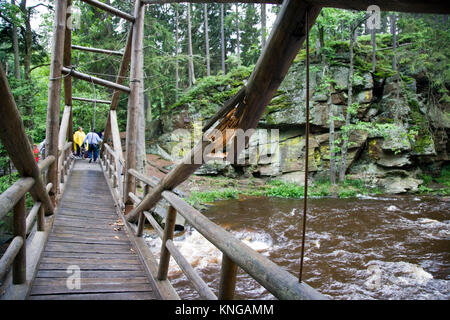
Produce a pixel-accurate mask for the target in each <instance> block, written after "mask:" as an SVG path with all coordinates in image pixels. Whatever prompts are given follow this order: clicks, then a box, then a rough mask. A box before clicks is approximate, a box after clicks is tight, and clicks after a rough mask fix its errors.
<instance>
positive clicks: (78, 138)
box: [73, 127, 86, 157]
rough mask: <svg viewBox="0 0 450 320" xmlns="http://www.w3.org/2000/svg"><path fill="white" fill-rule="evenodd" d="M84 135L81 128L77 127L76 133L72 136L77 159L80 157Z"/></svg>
mask: <svg viewBox="0 0 450 320" xmlns="http://www.w3.org/2000/svg"><path fill="white" fill-rule="evenodd" d="M85 137H86V134H85V133H84V131H83V128H82V127H78V131H76V132H75V133H74V134H73V149H74V151H75V155H76V156H77V157H81V146H82V145H83V140H84V138H85Z"/></svg>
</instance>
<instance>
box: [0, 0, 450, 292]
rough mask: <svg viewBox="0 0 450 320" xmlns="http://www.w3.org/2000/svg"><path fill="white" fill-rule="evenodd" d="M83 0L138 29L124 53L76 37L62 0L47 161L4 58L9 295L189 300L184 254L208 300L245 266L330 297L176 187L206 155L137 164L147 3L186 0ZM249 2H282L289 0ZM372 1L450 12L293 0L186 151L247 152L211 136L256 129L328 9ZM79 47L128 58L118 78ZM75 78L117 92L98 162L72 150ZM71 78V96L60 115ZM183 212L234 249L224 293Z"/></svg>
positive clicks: (440, 6)
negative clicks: (79, 64)
mask: <svg viewBox="0 0 450 320" xmlns="http://www.w3.org/2000/svg"><path fill="white" fill-rule="evenodd" d="M82 1H84V2H86V3H88V4H90V5H92V6H94V7H97V8H99V9H102V10H105V11H107V12H109V13H110V14H112V15H116V16H118V17H120V18H122V19H124V20H126V21H127V22H129V23H131V24H132V27H131V29H130V31H129V34H128V39H127V44H126V47H125V49H124V50H123V51H122V52H118V51H111V50H105V49H98V48H86V47H81V46H75V45H72V43H71V37H72V34H71V32H72V30H71V29H70V27H69V23H70V17H71V12H70V10H68V8H69V7H70V5H71V0H56V1H55V18H54V34H53V45H52V56H51V67H50V82H49V94H48V110H47V131H46V155H45V159H44V160H43V161H40V162H39V163H36V161H35V159H34V156H33V154H32V151H31V148H30V144H29V141H28V139H27V137H26V134H25V129H24V126H23V123H22V119H21V117H20V114H19V111H18V108H17V106H16V103H15V101H14V98H13V96H12V94H11V90H10V88H9V84H8V81H7V79H6V75H5V73H4V71H3V69H2V68H1V65H0V101H1V104H0V112H1V117H0V139H1V141H2V144H3V145H4V147H5V149H6V150H7V152H8V154H9V156H10V159H11V160H12V162H13V163H14V166H15V168H16V169H17V171H18V173H19V174H20V177H21V178H20V179H19V180H18V181H17V182H16V183H14V184H13V185H12V186H11V187H10V188H9V189H7V190H6V191H5V192H3V193H2V194H1V195H0V219H3V218H4V217H5V216H6V214H8V213H9V212H11V211H12V212H13V231H14V238H13V240H12V241H11V242H10V244H9V246H8V248H7V250H6V251H5V253H4V254H3V255H2V257H1V258H0V281H2V284H1V287H0V298H1V299H90V300H92V299H179V296H178V294H177V293H176V291H175V290H174V289H173V287H172V286H171V284H170V282H169V280H168V278H167V274H168V267H169V260H170V257H173V258H174V260H175V261H176V262H177V264H178V265H179V267H180V268H181V270H182V271H183V272H184V274H185V275H186V277H187V278H188V279H189V280H190V281H191V282H192V284H193V286H194V288H195V289H196V290H197V291H198V293H199V295H200V296H201V297H202V298H203V299H211V300H215V299H232V298H233V296H234V291H235V285H236V272H237V269H238V268H241V269H243V270H244V271H245V272H247V273H248V274H249V275H250V276H251V277H252V278H254V279H255V280H256V281H258V282H259V283H260V284H261V285H262V286H264V287H265V288H266V289H267V290H268V291H269V292H271V293H272V294H273V295H274V296H275V297H276V298H278V299H325V298H326V297H324V296H323V295H322V294H320V293H319V292H317V291H316V290H315V289H313V288H311V287H310V286H308V285H307V284H306V283H305V282H302V281H301V282H300V281H298V279H297V278H296V277H295V276H294V275H292V274H290V273H289V272H287V271H286V270H284V269H283V268H281V267H279V266H277V265H276V264H275V263H273V262H272V261H270V260H269V259H267V258H266V257H264V256H262V255H260V254H259V253H257V252H256V251H254V250H252V249H251V248H249V247H248V246H246V245H245V244H243V243H242V242H241V241H240V240H238V239H236V238H235V237H234V236H233V235H232V234H230V233H229V232H227V231H225V230H224V229H223V228H221V227H219V226H218V225H216V224H214V223H213V222H212V221H210V220H209V219H207V218H206V217H205V216H203V215H202V214H201V213H200V212H198V211H197V210H196V209H194V208H193V207H191V206H190V205H189V204H187V203H186V202H185V201H184V200H183V199H182V198H181V197H180V196H179V195H178V194H177V191H176V187H177V186H178V185H179V184H180V183H182V182H183V181H185V180H186V179H187V178H188V177H189V176H190V175H191V174H193V173H194V172H195V171H196V170H197V169H198V168H199V167H200V166H201V165H202V164H195V162H194V161H190V162H189V161H184V162H183V163H182V164H179V165H178V166H176V167H175V168H174V169H173V170H171V171H170V172H169V173H168V174H167V175H166V176H165V177H164V178H163V179H157V178H156V177H146V176H144V175H142V174H140V173H139V172H137V171H136V137H137V130H136V128H137V125H136V123H137V108H138V105H139V82H140V81H141V80H142V79H141V78H140V72H139V70H140V69H141V68H142V66H141V65H140V63H141V62H140V61H141V59H140V58H141V56H142V54H143V53H142V51H143V50H142V43H143V31H144V23H143V22H144V12H145V11H144V9H145V6H146V5H158V4H163V3H171V2H181V1H174V0H135V6H134V12H133V13H132V14H130V13H126V12H122V11H120V10H117V9H115V8H113V7H111V6H110V5H107V4H105V3H103V2H100V1H97V0H82ZM185 2H227V3H231V2H239V1H233V0H216V1H206V0H203V1H202V0H186V1H185ZM241 2H255V3H278V4H281V1H280V0H267V1H266V0H242V1H241ZM370 5H378V6H379V7H380V8H381V10H386V11H403V12H419V13H441V14H448V13H449V12H450V10H449V9H450V7H448V6H447V5H446V3H445V2H444V1H436V0H428V1H418V0H414V1H406V0H396V1H380V0H360V1H357V0H309V1H307V0H305V1H301V0H285V1H284V2H283V4H282V7H281V10H280V13H279V15H278V17H277V20H276V22H275V25H274V28H273V31H272V33H271V35H270V37H269V39H268V42H267V43H266V46H265V47H264V50H263V51H262V54H261V56H260V58H259V60H258V62H257V64H256V66H255V69H254V70H253V73H252V75H251V76H250V78H249V80H248V83H247V85H246V86H245V87H243V88H242V89H241V90H240V91H239V92H238V93H237V94H236V95H235V96H234V97H233V98H232V99H230V100H229V101H227V102H226V103H225V105H224V106H223V107H222V108H221V109H220V110H219V111H218V113H217V114H216V115H215V116H214V117H213V118H212V119H210V120H209V122H208V123H207V124H206V125H205V127H204V128H203V134H204V138H203V139H202V140H201V141H200V142H199V143H198V144H197V145H196V146H195V147H194V148H193V149H192V150H191V152H190V153H189V154H188V155H187V159H188V160H189V159H191V160H193V159H196V158H197V155H198V154H199V153H201V154H203V150H204V149H205V148H206V147H211V145H217V146H226V145H228V144H230V145H231V146H232V147H231V150H235V151H236V152H235V155H238V154H239V153H240V152H241V151H242V147H240V146H239V144H238V143H237V142H236V138H235V136H231V137H230V136H229V135H228V136H227V135H223V136H224V137H225V138H224V140H221V141H214V140H213V139H211V137H210V136H209V132H210V129H213V128H214V129H217V130H220V131H221V132H225V131H226V130H230V129H231V130H234V131H236V130H238V129H243V130H244V131H245V130H247V129H250V128H255V127H256V126H257V124H258V121H259V119H260V117H261V116H262V114H263V112H264V109H265V107H266V106H267V104H268V103H269V102H270V100H271V99H272V97H273V95H274V93H275V92H276V90H277V88H278V87H279V85H280V83H281V82H282V80H283V79H284V77H285V75H286V73H287V71H288V69H289V66H290V65H291V63H292V61H293V60H294V58H295V56H296V54H297V52H298V50H299V49H300V47H301V46H302V44H303V42H304V41H305V38H306V34H307V31H308V30H309V29H310V28H311V27H312V25H313V24H314V21H315V19H316V17H317V16H318V14H319V13H320V10H321V8H322V7H336V8H344V9H354V10H366V9H367V7H368V6H370ZM72 50H84V51H90V52H95V53H98V54H107V55H120V56H122V62H121V65H120V70H119V74H118V76H117V80H116V82H111V81H107V80H103V79H101V78H97V77H93V76H90V75H88V74H84V73H80V72H78V71H76V70H74V69H73V68H72V64H71V51H72ZM128 69H130V81H129V85H128V86H126V85H124V83H123V80H124V78H125V75H126V74H127V73H128ZM72 77H73V78H77V79H82V80H86V81H89V82H91V83H95V84H98V85H102V86H105V87H108V88H111V89H113V90H114V94H113V97H112V100H111V101H96V102H97V103H107V104H110V111H109V113H108V120H107V127H106V129H105V135H104V144H103V146H102V150H101V158H100V163H92V164H87V163H85V162H83V161H80V160H74V159H73V158H72V157H71V149H72V143H73V138H72V132H73V125H72V101H73V100H80V98H77V97H72ZM62 86H64V104H65V106H64V111H63V114H62V119H61V122H59V119H60V99H61V88H62ZM121 94H127V95H128V114H127V131H126V152H125V156H124V155H123V152H122V147H121V141H120V135H119V129H118V123H117V115H116V107H117V105H118V101H119V96H120V95H121ZM88 100H89V99H88ZM83 101H87V100H86V99H84V100H83ZM92 101H94V100H92ZM225 139H226V140H225ZM211 149H214V148H211ZM211 149H210V150H211ZM187 163H191V164H187ZM137 180H139V181H141V182H142V183H143V185H144V186H145V188H144V190H145V192H144V196H143V197H142V198H140V197H138V196H137V194H136V181H137ZM94 190H95V194H94V192H93V191H94ZM27 193H30V195H31V197H32V199H33V201H34V205H33V207H32V208H31V209H30V210H29V211H28V212H27V210H26V205H25V197H26V194H27ZM161 199H165V200H166V201H167V202H168V203H169V204H170V206H169V207H168V209H167V214H166V223H165V226H164V229H162V228H161V226H160V225H159V224H158V223H157V222H156V220H155V219H154V218H153V216H152V215H151V214H150V213H149V210H151V209H152V208H153V207H154V206H155V205H156V204H157V202H158V201H160V200H161ZM178 214H179V215H181V216H183V217H184V218H185V219H186V221H187V222H188V223H189V224H190V225H191V226H192V227H193V228H195V229H196V230H197V231H198V232H199V233H200V234H202V235H203V236H204V237H205V238H206V239H207V240H209V241H210V242H211V243H212V244H213V245H215V246H216V247H217V248H218V249H219V250H220V251H221V252H222V254H223V257H222V267H221V275H220V284H219V292H218V296H216V295H215V294H214V292H213V291H212V290H211V288H209V287H208V285H207V284H206V283H205V282H204V281H203V280H202V279H201V278H200V277H199V276H198V274H197V273H196V272H195V271H194V269H193V268H192V266H191V265H190V264H189V262H188V261H187V260H186V258H185V257H184V256H183V255H182V254H181V253H180V251H179V250H178V249H177V247H176V246H175V245H174V243H173V241H172V238H173V233H174V227H175V220H176V217H177V215H178ZM146 221H148V222H150V223H151V224H152V226H153V227H154V229H155V230H156V232H157V234H158V235H159V237H160V238H161V239H162V246H161V252H160V259H159V263H158V262H157V260H156V258H155V257H154V255H153V254H152V253H151V252H150V249H149V248H148V246H147V244H146V243H145V241H144V239H143V237H142V234H143V228H144V224H145V222H146ZM136 223H137V224H136ZM74 266H75V267H77V268H79V269H80V271H81V277H82V278H81V282H80V286H79V287H78V286H71V285H68V282H67V281H68V279H69V278H70V270H72V269H71V268H72V267H74ZM68 271H69V273H68Z"/></svg>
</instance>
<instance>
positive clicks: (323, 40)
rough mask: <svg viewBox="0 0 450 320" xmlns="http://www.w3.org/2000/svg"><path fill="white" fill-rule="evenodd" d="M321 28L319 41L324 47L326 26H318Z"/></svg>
mask: <svg viewBox="0 0 450 320" xmlns="http://www.w3.org/2000/svg"><path fill="white" fill-rule="evenodd" d="M318 29H319V42H320V47H321V48H323V47H325V32H324V27H323V26H322V25H319V26H318Z"/></svg>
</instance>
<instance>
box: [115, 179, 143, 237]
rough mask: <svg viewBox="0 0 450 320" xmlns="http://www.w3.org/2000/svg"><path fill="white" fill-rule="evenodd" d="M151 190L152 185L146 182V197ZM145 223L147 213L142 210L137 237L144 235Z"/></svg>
mask: <svg viewBox="0 0 450 320" xmlns="http://www.w3.org/2000/svg"><path fill="white" fill-rule="evenodd" d="M114 177H115V176H114ZM149 190H150V186H149V185H148V184H146V185H145V186H144V197H145V196H146V195H147V194H148V192H149ZM144 225H145V215H144V212H143V211H142V212H141V214H140V215H139V220H138V227H137V231H136V237H142V233H143V232H144Z"/></svg>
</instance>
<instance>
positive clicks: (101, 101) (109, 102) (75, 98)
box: [72, 97, 111, 104]
mask: <svg viewBox="0 0 450 320" xmlns="http://www.w3.org/2000/svg"><path fill="white" fill-rule="evenodd" d="M72 100H75V101H83V102H92V103H94V102H95V103H102V104H111V101H108V100H95V99H88V98H79V97H72Z"/></svg>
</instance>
